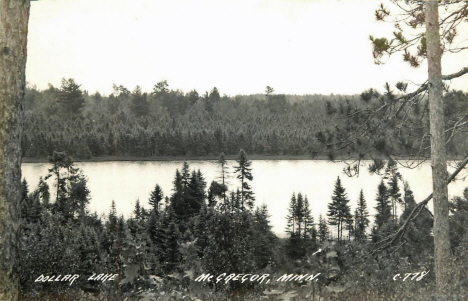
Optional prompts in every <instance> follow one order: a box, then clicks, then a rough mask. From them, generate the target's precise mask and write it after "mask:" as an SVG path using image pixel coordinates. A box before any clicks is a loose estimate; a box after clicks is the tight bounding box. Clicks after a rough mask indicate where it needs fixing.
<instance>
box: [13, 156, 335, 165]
mask: <svg viewBox="0 0 468 301" xmlns="http://www.w3.org/2000/svg"><path fill="white" fill-rule="evenodd" d="M225 158H226V160H235V159H236V158H237V155H226V156H225ZM248 158H249V160H256V161H258V160H297V161H300V160H329V159H328V156H326V155H321V156H320V155H319V156H314V157H312V156H310V155H297V156H294V155H271V156H270V155H249V156H248ZM218 159H219V156H159V157H137V156H102V157H93V158H90V159H77V158H73V157H72V160H73V162H110V161H122V162H125V161H130V162H134V161H150V162H151V161H152V162H158V161H162V162H165V161H217V160H218ZM22 163H49V161H48V159H47V158H34V157H23V158H22Z"/></svg>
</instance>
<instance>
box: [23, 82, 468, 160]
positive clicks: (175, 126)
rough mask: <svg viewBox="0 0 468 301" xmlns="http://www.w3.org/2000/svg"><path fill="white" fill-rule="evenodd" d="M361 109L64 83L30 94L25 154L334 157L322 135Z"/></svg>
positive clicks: (454, 151)
mask: <svg viewBox="0 0 468 301" xmlns="http://www.w3.org/2000/svg"><path fill="white" fill-rule="evenodd" d="M450 99H452V100H453V99H455V100H454V101H456V102H457V105H456V106H452V105H450V104H449V105H448V106H449V107H453V108H458V106H459V105H460V104H463V103H464V104H463V105H464V106H466V105H467V102H466V101H461V100H466V95H465V94H462V95H461V96H460V97H452V98H450ZM460 99H461V100H460ZM363 106H364V104H363V101H362V99H361V96H360V95H352V96H342V95H329V96H325V95H305V96H297V95H283V94H274V91H273V89H272V88H270V87H267V90H266V93H265V94H257V95H249V96H234V97H228V96H225V95H224V96H221V94H220V92H219V91H218V89H217V88H213V89H212V90H211V91H210V92H206V93H205V94H203V95H200V94H199V93H198V92H197V91H195V90H192V91H190V92H188V93H183V92H181V91H179V90H169V89H168V84H167V82H165V81H163V82H160V83H158V84H156V85H155V86H154V89H153V91H152V92H151V93H144V92H143V91H142V90H141V88H140V87H138V86H137V87H136V88H135V89H134V90H133V91H130V90H128V89H127V88H125V87H123V86H114V92H113V93H112V94H110V95H109V96H102V95H100V94H99V93H95V94H93V95H89V94H88V93H87V92H86V91H84V90H82V89H81V87H80V85H78V84H77V83H75V81H74V80H73V79H68V80H65V79H64V80H63V81H62V85H61V87H60V88H56V87H53V86H52V85H50V86H49V88H48V89H46V90H44V91H39V90H37V89H34V88H29V89H28V90H27V93H26V100H25V106H24V107H25V117H26V119H25V131H24V137H23V156H25V157H33V158H46V157H47V155H49V154H51V153H52V152H53V151H54V150H57V151H66V152H67V153H68V154H70V155H71V156H73V157H74V158H78V159H90V158H92V157H105V156H131V157H140V158H144V157H158V156H214V157H217V156H218V155H219V154H220V153H221V152H224V153H225V154H226V155H231V156H232V155H236V154H237V152H238V151H239V149H245V151H246V152H247V153H249V154H250V155H289V156H301V155H302V156H304V155H307V156H308V155H310V156H314V155H319V156H331V155H332V154H331V151H330V149H327V148H326V147H324V141H323V137H322V136H323V133H333V131H334V130H335V129H336V127H337V125H339V124H341V125H342V124H343V123H346V121H345V120H344V119H343V118H342V116H343V114H345V113H346V111H347V110H349V108H353V109H356V108H362V107H363ZM340 116H341V117H340ZM326 136H328V137H329V138H330V135H326ZM325 144H326V141H325ZM465 144H466V143H465V142H464V140H458V141H457V140H456V139H454V140H452V141H451V144H450V145H449V147H448V151H449V154H450V155H452V156H456V155H458V154H459V153H460V150H462V149H467V147H466V145H465ZM343 151H345V150H343ZM346 151H347V152H350V154H351V155H352V154H353V153H358V151H359V150H349V149H348V150H346ZM333 155H336V151H334V154H333Z"/></svg>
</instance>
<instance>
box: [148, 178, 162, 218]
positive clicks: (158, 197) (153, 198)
mask: <svg viewBox="0 0 468 301" xmlns="http://www.w3.org/2000/svg"><path fill="white" fill-rule="evenodd" d="M163 198H164V193H163V191H162V188H161V186H159V184H156V186H155V187H154V190H153V191H151V194H150V198H149V201H148V203H149V204H150V206H151V208H152V209H153V211H154V212H156V214H158V213H159V203H160V202H161V201H162V199H163Z"/></svg>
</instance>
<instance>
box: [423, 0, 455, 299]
mask: <svg viewBox="0 0 468 301" xmlns="http://www.w3.org/2000/svg"><path fill="white" fill-rule="evenodd" d="M425 5H426V39H427V60H428V72H429V118H430V133H431V165H432V185H433V192H434V248H435V250H434V251H435V252H434V255H435V276H436V286H437V295H438V299H439V300H444V299H446V298H445V297H444V296H446V295H447V293H448V292H449V284H450V278H449V272H450V266H451V264H450V261H451V254H450V239H449V210H448V192H447V162H446V159H445V126H444V104H443V95H442V92H443V85H442V75H441V74H442V70H441V56H442V50H441V45H440V36H439V12H438V9H439V3H438V1H435V0H426V3H425Z"/></svg>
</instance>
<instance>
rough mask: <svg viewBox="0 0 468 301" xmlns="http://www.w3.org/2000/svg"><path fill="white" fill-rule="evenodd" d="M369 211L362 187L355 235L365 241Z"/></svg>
mask: <svg viewBox="0 0 468 301" xmlns="http://www.w3.org/2000/svg"><path fill="white" fill-rule="evenodd" d="M368 217H369V211H368V210H367V202H366V199H365V198H364V193H363V191H362V189H361V192H360V193H359V198H358V202H357V207H356V211H355V213H354V219H355V229H354V231H355V237H356V240H357V241H363V240H364V239H365V238H366V229H367V227H368V226H369V219H368Z"/></svg>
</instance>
